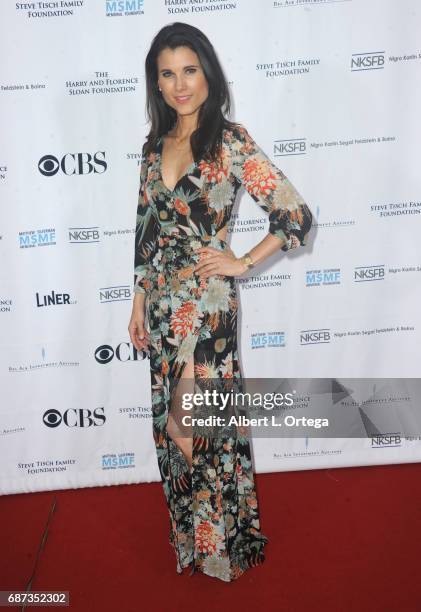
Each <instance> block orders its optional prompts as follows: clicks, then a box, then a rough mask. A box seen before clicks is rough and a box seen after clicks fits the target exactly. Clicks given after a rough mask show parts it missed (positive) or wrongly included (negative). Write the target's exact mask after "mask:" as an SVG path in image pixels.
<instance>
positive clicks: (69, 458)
mask: <svg viewBox="0 0 421 612" xmlns="http://www.w3.org/2000/svg"><path fill="white" fill-rule="evenodd" d="M125 6H126V7H127V11H125V10H124V9H125ZM119 10H120V11H121V12H118V11H119ZM0 19H1V26H0V27H1V37H0V44H1V50H2V60H3V61H2V62H1V68H0V71H1V72H0V101H1V118H0V121H1V126H0V127H1V144H2V146H1V151H0V193H1V207H0V211H1V212H0V214H1V240H0V248H1V261H2V266H1V267H2V280H1V287H0V324H1V339H2V347H1V355H0V369H1V395H2V403H1V409H0V447H1V448H0V450H1V458H2V461H1V466H2V467H1V474H0V492H1V493H3V494H4V493H14V492H27V491H37V490H51V489H62V488H73V487H84V486H94V485H105V484H118V483H135V482H142V481H155V480H159V472H158V467H157V461H156V455H155V447H154V444H153V439H152V421H151V405H150V404H151V398H150V379H149V361H148V360H143V359H141V358H140V357H139V356H137V355H136V352H135V351H134V350H133V347H132V346H131V345H130V341H129V337H128V332H127V326H128V322H129V318H130V312H131V301H132V280H133V248H134V225H135V214H136V205H137V193H138V173H139V160H140V153H141V147H142V144H143V142H144V138H145V135H146V133H147V131H148V126H147V124H146V118H145V112H144V108H145V87H144V59H145V55H146V52H147V50H148V48H149V45H150V43H151V40H152V37H153V36H154V34H155V33H156V32H157V31H158V30H159V29H160V28H161V27H162V26H164V25H166V24H168V23H171V22H173V21H185V22H188V23H191V24H193V25H196V26H197V27H199V28H201V29H202V30H203V31H204V32H205V33H206V34H207V36H208V37H209V38H210V40H211V42H212V43H213V44H214V46H215V48H216V50H217V52H218V55H219V58H220V60H221V62H222V65H223V67H224V70H225V72H226V75H227V79H228V81H229V83H230V87H231V92H232V97H233V101H234V104H233V113H232V115H231V118H232V119H234V120H236V121H239V122H241V123H243V125H245V126H246V127H247V129H248V131H249V132H250V134H251V135H252V137H253V138H254V139H255V140H256V142H257V143H258V144H259V145H260V146H261V147H262V148H263V150H264V151H265V152H266V153H267V154H268V155H269V156H270V157H271V158H272V160H273V161H274V162H275V163H276V164H277V166H278V167H279V168H281V169H282V170H283V171H284V172H285V174H286V175H287V176H288V177H289V178H290V180H291V181H292V182H293V183H294V185H295V186H296V187H297V189H298V190H299V192H300V193H301V194H302V195H303V197H304V199H305V200H306V201H307V203H308V204H309V206H310V208H311V210H312V211H313V213H314V219H315V222H314V225H315V228H314V229H313V230H312V233H311V239H310V240H309V245H308V247H306V248H305V249H298V250H297V251H296V252H293V253H290V254H287V255H285V254H284V253H282V254H277V255H274V256H272V257H271V258H270V260H267V261H266V262H264V264H263V265H261V266H259V267H258V269H257V270H256V272H255V276H253V277H250V278H249V279H248V280H246V279H242V280H241V281H239V282H238V285H239V291H240V301H241V308H242V316H241V318H240V330H241V335H240V337H239V341H240V348H241V361H242V369H243V372H244V374H245V376H247V377H282V378H285V377H306V378H307V377H316V378H317V377H329V378H339V379H340V378H344V377H379V378H388V377H403V378H405V377H419V371H420V365H419V364H420V362H421V361H420V345H421V336H420V324H421V319H420V317H421V315H420V312H421V309H420V293H421V289H420V278H421V257H420V247H419V235H420V213H421V189H420V171H419V140H420V122H419V108H420V107H421V95H420V93H421V81H420V79H419V73H420V67H421V46H420V38H419V32H420V27H421V6H420V3H419V0H344V1H343V2H333V1H331V2H328V1H321V0H314V1H310V0H308V1H305V0H279V1H277V2H274V1H269V0H259V2H255V1H253V2H252V1H251V0H237V1H233V2H231V1H229V0H225V1H224V0H213V1H212V0H208V1H205V0H201V1H200V0H198V1H188V0H185V1H183V0H179V1H176V0H173V1H170V0H167V1H164V0H144V1H142V0H139V1H132V2H129V1H127V2H124V1H122V2H104V1H102V0H85V1H82V0H81V1H64V0H61V1H60V0H59V1H54V2H52V1H51V2H26V3H20V2H15V1H14V0H3V1H2V2H1V4H0ZM235 212H236V214H235V216H234V217H233V219H232V225H231V228H230V229H231V236H230V244H231V247H232V248H233V250H234V252H235V253H236V254H237V255H241V254H243V253H244V252H245V251H246V250H248V249H250V248H251V247H252V246H254V244H256V243H257V242H258V241H260V240H261V239H262V238H263V237H264V236H265V233H266V231H267V228H268V220H267V219H266V218H265V217H264V216H263V217H262V211H261V209H260V208H259V207H258V206H257V205H256V204H255V203H254V202H253V200H252V199H251V198H250V197H249V196H248V194H247V193H244V192H243V194H242V196H241V197H240V198H239V199H238V200H237V207H236V209H235ZM101 347H102V348H101ZM136 357H139V358H136ZM253 449H254V457H255V464H256V471H257V472H272V471H278V470H279V471H280V470H297V469H312V468H319V467H327V466H330V467H335V466H348V465H366V464H376V463H377V464H378V463H398V462H411V461H419V460H420V459H421V442H420V439H419V438H417V437H416V438H414V439H405V437H404V436H399V435H398V436H395V437H394V438H393V439H392V438H386V437H385V438H384V440H383V441H381V443H380V444H376V445H373V441H372V440H371V439H370V438H364V439H362V438H361V439H360V438H355V439H345V438H344V439H332V440H317V439H309V438H302V439H298V438H295V439H285V438H282V439H278V440H277V439H271V440H264V439H255V440H254V441H253Z"/></svg>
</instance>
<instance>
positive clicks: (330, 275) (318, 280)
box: [306, 268, 341, 287]
mask: <svg viewBox="0 0 421 612" xmlns="http://www.w3.org/2000/svg"><path fill="white" fill-rule="evenodd" d="M340 282H341V270H340V268H325V269H324V270H307V272H306V286H307V287H319V286H320V285H339V284H340Z"/></svg>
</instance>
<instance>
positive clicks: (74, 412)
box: [42, 406, 106, 428]
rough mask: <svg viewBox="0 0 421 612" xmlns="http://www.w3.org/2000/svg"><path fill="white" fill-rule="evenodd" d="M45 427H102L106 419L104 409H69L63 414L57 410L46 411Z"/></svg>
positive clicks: (43, 417)
mask: <svg viewBox="0 0 421 612" xmlns="http://www.w3.org/2000/svg"><path fill="white" fill-rule="evenodd" d="M42 420H43V423H44V425H46V426H47V427H52V428H55V427H58V426H59V425H63V426H65V427H81V428H84V427H100V426H102V425H104V423H105V421H106V418H105V415H104V407H103V406H101V407H100V408H95V410H89V408H68V409H67V410H65V411H64V412H63V413H61V412H60V410H57V409H56V408H52V409H51V410H46V411H45V412H44V414H43V416H42Z"/></svg>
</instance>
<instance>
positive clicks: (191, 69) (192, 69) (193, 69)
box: [187, 68, 196, 72]
mask: <svg viewBox="0 0 421 612" xmlns="http://www.w3.org/2000/svg"><path fill="white" fill-rule="evenodd" d="M187 72H196V68H187Z"/></svg>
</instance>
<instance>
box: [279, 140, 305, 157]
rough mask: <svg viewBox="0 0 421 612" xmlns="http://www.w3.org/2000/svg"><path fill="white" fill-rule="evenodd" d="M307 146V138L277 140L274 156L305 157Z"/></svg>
mask: <svg viewBox="0 0 421 612" xmlns="http://www.w3.org/2000/svg"><path fill="white" fill-rule="evenodd" d="M306 153H307V145H306V139H305V138H291V139H289V140H275V144H274V147H273V154H274V156H275V157H283V156H285V155H305V154H306Z"/></svg>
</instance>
